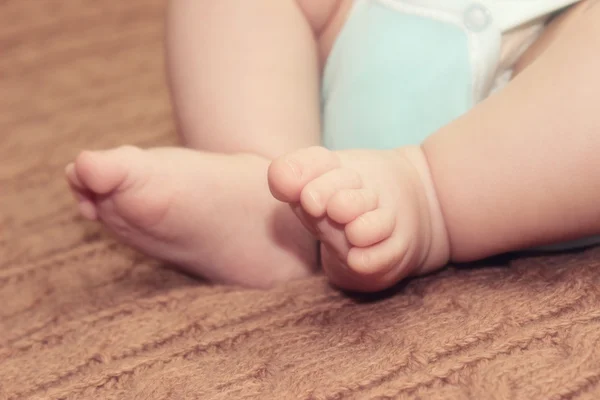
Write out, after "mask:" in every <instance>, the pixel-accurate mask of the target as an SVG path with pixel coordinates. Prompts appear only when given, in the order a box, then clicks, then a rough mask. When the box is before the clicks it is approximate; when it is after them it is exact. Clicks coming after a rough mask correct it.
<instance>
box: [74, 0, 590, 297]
mask: <svg viewBox="0 0 600 400" xmlns="http://www.w3.org/2000/svg"><path fill="white" fill-rule="evenodd" d="M574 3H578V4H574ZM595 4H596V2H589V1H588V2H586V1H582V2H577V1H576V0H527V1H526V0H514V1H513V0H504V1H500V0H476V1H464V0H355V1H352V0H295V1H294V0H254V1H242V0H219V1H213V0H172V1H171V3H170V5H169V9H168V16H167V33H168V34H167V61H168V68H169V77H170V84H171V89H172V94H173V100H174V104H175V109H176V114H177V117H178V122H179V126H180V131H181V134H182V136H183V140H184V142H185V144H186V147H187V149H186V148H156V149H150V150H141V149H139V148H136V147H131V146H125V147H120V148H117V149H113V150H107V151H93V152H92V151H85V152H82V153H81V154H80V155H79V156H78V157H77V158H76V160H75V162H74V163H72V164H70V165H68V166H67V169H66V174H67V178H68V181H69V182H70V185H71V187H72V189H73V190H74V192H75V193H76V195H77V197H78V199H79V209H80V211H81V213H82V214H83V215H84V216H85V217H87V218H89V219H99V220H100V221H102V223H103V224H104V225H105V226H106V227H107V228H108V229H109V230H111V231H112V232H113V233H114V234H116V236H118V237H119V238H120V239H121V240H123V241H124V242H125V243H128V244H130V245H132V246H134V247H136V248H138V249H140V250H141V251H143V252H145V253H147V254H149V255H151V256H155V257H157V258H161V259H163V260H166V261H168V262H171V263H174V264H176V265H178V266H180V267H181V268H184V269H186V270H187V271H188V272H191V273H193V274H196V275H199V276H202V277H205V278H208V279H211V280H214V281H218V282H224V283H230V284H240V285H246V286H252V287H269V286H272V285H274V284H276V283H279V282H283V281H287V280H290V279H296V278H300V277H304V276H307V275H309V274H311V273H312V272H313V271H314V270H315V269H316V268H317V267H318V266H319V265H320V266H322V268H323V270H324V271H325V273H326V274H327V275H328V277H329V278H330V279H331V281H332V283H333V284H335V285H337V286H339V287H341V288H344V289H349V290H356V291H377V290H381V289H384V288H387V287H389V286H392V285H394V284H395V283H397V282H398V281H400V280H401V279H403V278H405V277H407V276H409V275H418V274H423V273H427V272H430V271H433V270H436V269H439V268H441V267H442V266H444V265H446V264H447V263H448V262H451V261H452V262H467V261H473V260H478V259H481V258H484V257H488V256H491V255H495V254H499V253H503V252H509V251H515V250H519V249H525V248H530V247H534V246H541V245H547V244H555V243H565V242H567V241H570V240H575V239H581V238H586V237H591V236H592V235H594V234H597V233H600V207H598V198H600V185H599V184H598V182H599V180H600V157H598V152H599V151H600V134H599V132H598V130H599V129H600V113H599V112H598V109H597V104H598V103H597V99H598V95H597V93H599V92H600V76H599V74H598V71H600V56H598V55H599V54H600V40H599V39H598V38H599V37H600V23H598V22H599V21H600V7H595ZM509 78H511V79H510V81H509ZM321 143H323V144H324V145H325V147H318V146H319V145H320V144H321ZM592 240H593V239H592Z"/></svg>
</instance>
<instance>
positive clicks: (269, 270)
mask: <svg viewBox="0 0 600 400" xmlns="http://www.w3.org/2000/svg"><path fill="white" fill-rule="evenodd" d="M268 164H269V162H268V160H266V159H263V158H261V157H258V156H254V155H219V154H212V153H203V152H199V151H193V150H187V149H182V148H157V149H151V150H141V149H139V148H136V147H131V146H126V147H120V148H117V149H113V150H107V151H94V152H90V151H85V152H82V153H81V154H80V155H79V156H78V157H77V159H76V160H75V162H74V163H72V164H69V165H68V166H67V168H66V175H67V179H68V181H69V184H70V186H71V188H72V189H73V191H74V193H75V194H76V196H77V197H78V199H79V208H80V211H81V214H82V215H84V216H85V217H87V218H89V219H98V220H100V221H101V222H102V223H103V224H104V225H105V226H106V227H107V228H108V229H109V230H110V231H112V232H113V233H114V234H115V235H116V236H117V237H118V238H119V239H121V240H122V241H124V242H125V243H127V244H129V245H132V246H134V247H136V248H138V249H139V250H141V251H143V252H145V253H147V254H149V255H151V256H154V257H157V258H160V259H163V260H165V261H169V262H172V263H174V264H177V265H178V266H181V267H183V268H185V269H186V270H187V271H188V272H191V273H193V274H196V275H200V276H202V277H205V278H207V279H210V280H214V281H218V282H223V283H230V284H240V285H245V286H252V287H269V286H272V285H273V284H275V283H278V282H282V281H287V280H290V279H294V278H299V277H304V276H307V275H309V274H310V273H311V272H312V271H313V269H314V268H315V266H316V263H317V261H316V242H315V240H314V238H312V236H311V235H310V233H308V232H307V231H306V230H305V229H304V227H303V226H302V225H301V224H300V223H299V222H298V221H297V219H296V218H295V216H294V214H293V213H292V211H291V210H290V209H289V207H287V206H285V205H284V204H281V203H279V202H278V201H277V200H275V199H273V198H272V196H270V194H269V192H268V187H267V180H266V176H267V168H268Z"/></svg>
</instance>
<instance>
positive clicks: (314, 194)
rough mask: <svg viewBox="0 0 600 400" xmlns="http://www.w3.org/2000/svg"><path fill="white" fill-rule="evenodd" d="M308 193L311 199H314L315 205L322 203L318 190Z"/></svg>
mask: <svg viewBox="0 0 600 400" xmlns="http://www.w3.org/2000/svg"><path fill="white" fill-rule="evenodd" d="M307 195H308V197H310V199H311V200H312V202H313V203H314V204H315V205H317V206H320V205H321V199H320V196H319V194H318V193H317V192H316V191H314V190H310V191H308V193H307Z"/></svg>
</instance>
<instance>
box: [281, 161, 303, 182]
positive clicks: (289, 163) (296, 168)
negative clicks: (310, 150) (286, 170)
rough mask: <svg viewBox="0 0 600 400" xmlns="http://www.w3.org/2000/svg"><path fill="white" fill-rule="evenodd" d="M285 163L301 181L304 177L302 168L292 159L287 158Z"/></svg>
mask: <svg viewBox="0 0 600 400" xmlns="http://www.w3.org/2000/svg"><path fill="white" fill-rule="evenodd" d="M285 163H286V164H287V166H288V167H290V169H291V170H292V173H293V174H294V176H295V177H296V178H298V179H300V178H301V177H302V168H300V165H299V164H298V163H297V162H296V161H294V160H293V159H291V158H287V159H286V160H285Z"/></svg>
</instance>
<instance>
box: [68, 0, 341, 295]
mask: <svg viewBox="0 0 600 400" xmlns="http://www.w3.org/2000/svg"><path fill="white" fill-rule="evenodd" d="M303 3H305V4H300V3H298V4H297V3H296V2H294V1H292V0H276V1H275V0H261V1H254V2H245V1H241V0H223V1H216V2H215V1H208V0H199V1H197V0H173V1H171V3H170V6H169V15H168V24H167V25H168V29H167V31H168V38H167V54H168V57H167V60H168V65H169V71H170V74H169V77H170V81H171V87H172V90H173V100H174V103H175V111H176V114H177V115H178V117H179V125H180V127H181V130H180V132H181V133H182V136H183V138H184V141H185V143H186V144H187V145H188V146H189V147H191V148H193V149H197V150H205V152H200V151H197V152H194V151H190V150H184V149H177V148H164V149H152V150H150V151H143V150H140V149H137V148H132V147H125V148H119V149H114V150H109V151H105V152H84V153H82V154H81V155H80V156H79V157H78V158H77V159H76V161H75V163H74V164H71V165H69V166H68V167H67V177H68V180H69V183H70V184H71V186H72V188H73V190H74V192H75V193H76V194H77V196H78V198H79V199H80V209H81V211H82V214H83V215H84V216H86V217H88V218H92V219H99V220H100V221H101V222H103V223H104V225H105V226H106V227H107V228H108V229H109V230H110V231H112V232H113V233H114V234H115V235H116V236H117V237H118V238H119V239H121V240H122V241H124V242H125V243H128V244H130V245H132V246H134V247H136V248H138V249H140V250H142V251H143V252H145V253H147V254H149V255H152V256H155V257H158V258H161V259H164V260H166V261H169V262H172V263H175V264H176V265H178V266H181V267H184V268H185V269H186V270H188V271H189V272H191V273H193V274H196V275H200V276H203V277H207V278H209V279H211V280H215V281H219V282H226V283H234V284H242V285H246V286H254V287H267V286H271V285H273V284H275V283H277V282H282V281H285V280H289V279H293V278H298V277H302V276H306V275H308V274H309V273H311V272H312V271H313V270H314V269H315V267H316V265H317V259H316V258H317V257H316V254H317V247H316V242H315V239H314V238H313V237H312V235H310V233H309V232H307V231H306V230H305V229H304V227H303V226H302V225H301V223H300V222H299V221H297V219H296V218H295V216H294V214H293V212H292V211H291V210H290V208H289V207H288V206H287V205H285V204H281V203H279V202H277V201H276V200H275V199H273V198H272V197H271V196H270V194H269V192H268V190H267V186H266V185H267V179H266V174H267V167H268V158H270V157H274V156H277V155H278V154H281V153H283V152H285V151H289V150H292V149H295V148H297V147H301V146H307V145H312V144H315V143H318V141H319V111H318V104H319V100H318V80H319V79H318V75H319V61H318V49H317V41H316V39H315V37H316V36H317V35H316V30H317V29H324V27H325V26H326V22H327V21H328V19H329V13H330V12H333V10H334V9H335V7H334V6H336V3H337V2H336V1H333V0H331V1H322V2H308V1H304V2H303ZM301 5H302V6H303V7H300V6H301ZM307 16H310V17H311V18H310V19H308V18H307ZM219 153H220V154H219ZM225 153H232V154H225ZM233 153H235V154H233Z"/></svg>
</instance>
